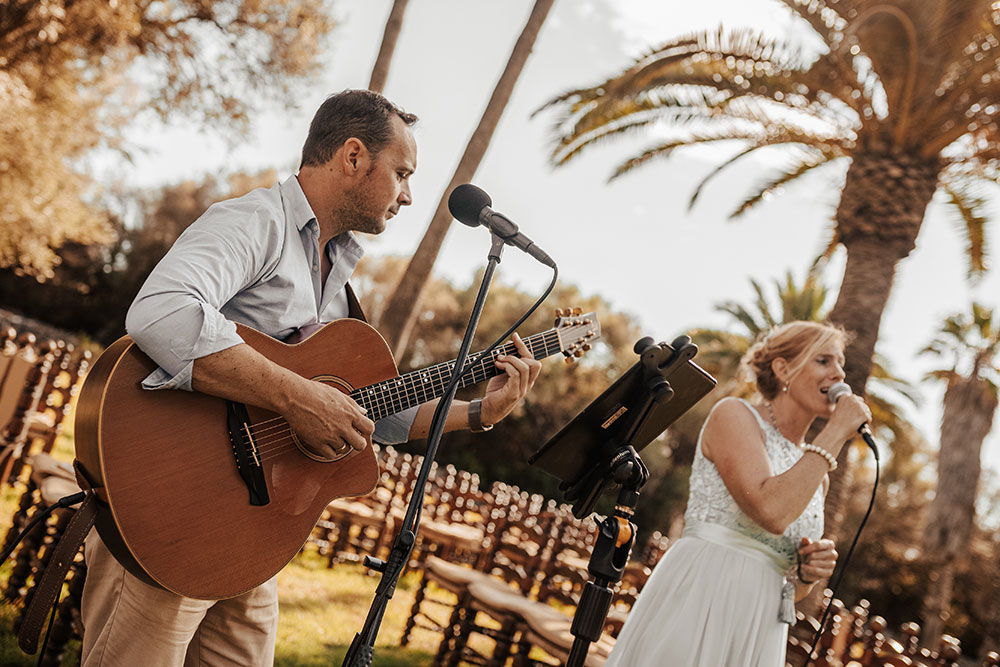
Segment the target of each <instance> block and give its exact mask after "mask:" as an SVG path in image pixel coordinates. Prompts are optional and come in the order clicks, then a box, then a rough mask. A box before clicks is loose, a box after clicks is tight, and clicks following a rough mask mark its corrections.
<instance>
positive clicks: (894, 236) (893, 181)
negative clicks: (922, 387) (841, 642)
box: [801, 153, 941, 616]
mask: <svg viewBox="0 0 1000 667" xmlns="http://www.w3.org/2000/svg"><path fill="white" fill-rule="evenodd" d="M940 170H941V163H940V161H939V160H937V159H936V158H935V159H933V160H928V161H922V162H921V161H917V160H915V159H914V158H911V157H909V156H906V155H884V154H871V153H858V154H856V155H855V156H854V158H853V161H852V162H851V166H850V168H849V169H848V170H847V180H846V182H845V183H844V189H843V190H842V191H841V195H840V206H838V208H837V214H836V221H837V234H838V237H839V240H840V242H841V243H843V244H844V247H845V248H846V250H847V266H846V267H845V268H844V279H843V281H842V282H841V285H840V293H839V294H838V296H837V303H836V304H834V306H833V310H831V311H830V315H829V319H830V321H831V322H833V323H834V324H839V325H840V326H842V327H844V329H846V330H847V331H848V333H849V334H851V335H852V336H853V338H852V339H851V341H850V342H849V343H848V346H847V350H846V351H845V357H846V366H845V371H846V374H847V378H846V379H847V383H848V384H849V385H850V386H851V388H852V389H853V390H854V391H855V392H856V393H858V394H860V395H864V390H865V384H866V383H867V382H868V376H869V374H870V373H871V366H872V357H873V356H874V354H875V341H876V340H877V339H878V329H879V325H880V323H881V321H882V313H883V311H884V310H885V306H886V304H887V303H888V301H889V293H890V292H891V291H892V282H893V279H894V278H895V275H896V264H897V263H898V262H899V261H900V260H902V259H904V258H905V257H906V256H907V255H909V254H910V251H912V250H913V248H914V247H916V241H917V235H918V234H919V233H920V226H921V224H922V222H923V218H924V212H925V210H926V209H927V204H928V203H930V200H931V197H933V196H934V191H935V189H936V188H937V179H938V173H939V172H940ZM824 423H825V422H822V421H821V420H817V421H816V422H814V423H813V426H812V428H811V429H810V433H809V435H808V436H807V437H809V438H810V439H811V438H812V437H814V436H815V435H816V434H817V433H818V432H819V431H820V429H821V428H822V426H823V425H824ZM849 453H850V448H849V447H844V449H843V450H841V452H840V456H839V457H838V459H837V461H838V463H839V465H838V467H837V470H835V471H834V472H833V473H831V474H830V488H829V490H828V491H827V494H826V509H825V512H824V514H825V516H824V523H825V528H824V534H825V536H827V537H829V538H830V539H832V540H834V541H836V542H838V545H839V546H840V547H841V552H842V556H841V557H843V554H846V552H847V545H846V544H839V543H840V541H841V537H842V536H841V534H840V533H841V525H842V524H843V522H844V513H845V511H846V509H847V497H848V491H849V490H850V488H851V484H852V482H853V479H854V476H853V472H852V470H851V468H850V465H849V460H848V454H849ZM823 589H824V587H823V586H815V587H814V588H813V591H812V593H810V594H809V597H808V598H807V599H806V600H804V601H803V602H802V604H801V608H802V610H803V611H804V613H806V614H810V615H813V616H818V615H819V612H820V610H821V607H822V602H823Z"/></svg>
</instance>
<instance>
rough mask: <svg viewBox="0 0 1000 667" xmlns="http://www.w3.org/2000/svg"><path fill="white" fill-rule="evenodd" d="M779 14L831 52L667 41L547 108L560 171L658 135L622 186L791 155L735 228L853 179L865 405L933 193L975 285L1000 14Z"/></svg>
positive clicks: (819, 2)
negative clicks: (828, 173)
mask: <svg viewBox="0 0 1000 667" xmlns="http://www.w3.org/2000/svg"><path fill="white" fill-rule="evenodd" d="M780 1H781V2H782V3H783V4H784V5H786V6H787V7H788V8H789V9H790V10H791V11H792V12H794V14H795V15H796V16H797V17H798V18H800V19H801V21H802V22H803V23H804V25H805V26H807V27H808V29H811V32H812V33H814V35H815V36H816V37H818V38H819V40H821V41H822V43H823V45H824V48H823V50H822V51H821V52H820V53H818V54H815V55H814V54H809V53H807V52H806V50H805V49H803V48H801V47H795V46H792V45H790V44H788V43H786V42H784V41H781V40H776V39H771V38H768V37H766V36H764V35H762V34H761V33H759V32H757V31H755V30H752V29H744V30H737V31H732V32H724V31H722V30H721V29H720V30H718V31H706V32H702V33H698V34H693V35H690V36H686V37H682V38H679V39H675V40H672V41H670V42H668V43H667V44H664V45H663V46H660V47H659V48H656V49H655V50H653V51H652V52H650V53H649V54H647V55H645V56H643V57H641V58H639V59H638V60H637V61H636V62H635V64H633V65H632V66H631V67H629V68H628V69H626V70H625V71H624V72H622V73H621V74H619V75H617V76H615V77H612V78H610V79H608V80H606V81H603V82H601V83H600V84H598V85H596V86H593V87H590V88H582V89H578V90H572V91H570V92H567V93H565V94H563V95H561V96H559V97H558V98H556V99H554V100H553V101H552V102H550V103H549V105H550V106H554V107H558V108H559V109H560V110H561V116H560V118H559V119H558V121H557V126H556V144H555V148H554V151H553V156H552V159H553V161H554V162H555V163H556V164H563V163H565V162H566V161H568V160H570V159H572V158H574V157H576V156H577V155H578V154H579V153H580V152H581V151H582V150H583V149H585V148H587V147H589V146H591V145H594V144H598V143H601V142H604V141H607V140H612V139H615V138H617V137H619V136H621V135H624V134H626V133H632V132H637V131H641V130H644V129H646V128H648V127H650V126H653V125H654V124H655V125H657V127H662V128H664V129H665V131H667V132H668V133H672V134H671V136H669V137H667V139H666V140H663V141H660V142H659V143H657V144H656V145H654V146H651V147H649V148H648V149H647V150H645V151H644V152H642V153H641V154H639V155H637V156H635V157H633V158H631V159H629V160H627V161H625V162H624V163H622V164H620V165H619V166H618V168H617V170H616V171H615V172H614V176H619V175H621V174H624V173H626V172H628V171H630V170H631V169H633V168H636V167H638V166H639V165H642V164H646V163H647V162H650V161H651V160H653V159H654V158H664V157H668V156H669V155H670V154H671V153H673V152H674V151H675V150H676V149H678V148H681V147H686V146H693V145H706V144H715V143H719V142H732V141H734V140H735V141H737V142H738V143H739V145H740V149H739V151H738V152H737V153H736V154H735V155H734V156H733V157H732V158H730V159H728V160H726V161H725V162H724V163H723V164H721V165H720V166H719V167H718V168H717V169H716V170H715V172H713V174H711V175H710V176H709V177H708V178H711V176H712V175H714V174H715V173H718V172H719V171H720V170H722V169H723V168H725V167H726V166H728V165H730V164H732V163H733V162H735V161H737V160H738V159H739V158H741V157H744V156H746V155H748V154H750V153H753V152H754V151H757V150H759V149H762V148H766V147H773V146H784V147H785V149H786V150H787V153H788V157H789V162H788V164H787V166H786V167H785V168H784V169H782V170H780V171H779V172H778V173H776V174H774V175H773V176H772V177H771V178H769V179H767V180H766V181H764V182H762V183H759V184H758V185H757V187H756V188H755V189H754V190H753V191H752V192H751V193H750V194H749V195H748V196H747V197H746V199H745V200H744V201H743V202H742V203H741V204H740V206H739V207H738V208H737V209H736V213H737V214H738V213H741V212H743V211H745V210H747V209H748V208H749V207H751V206H753V205H755V204H756V203H758V202H760V201H761V200H762V199H763V198H764V197H765V196H767V195H769V194H771V193H776V192H778V191H780V189H781V188H782V186H784V185H786V184H788V183H790V182H792V181H794V180H795V179H797V178H798V177H800V176H802V175H804V174H807V173H809V172H812V171H813V170H815V169H818V168H820V167H825V166H827V165H831V164H833V163H837V164H841V165H844V164H846V168H847V175H846V179H845V181H844V184H843V187H842V190H841V197H840V203H839V206H838V208H837V211H836V215H835V221H834V222H835V234H836V240H837V241H839V243H841V244H843V245H844V247H845V248H846V250H847V265H846V269H845V272H844V278H843V282H842V284H841V288H840V294H839V297H838V299H837V302H836V304H835V305H834V307H833V310H832V311H831V312H830V319H831V320H832V321H833V322H836V323H839V324H841V325H843V326H844V327H845V328H846V329H848V330H850V331H852V332H854V334H855V338H854V340H853V342H852V343H851V345H850V347H849V348H848V350H847V371H848V376H847V381H848V383H849V384H850V385H851V386H852V387H854V389H855V390H856V391H858V392H859V393H861V392H863V390H864V387H865V384H866V381H867V379H868V376H869V374H870V372H871V363H872V358H873V355H874V350H875V341H876V339H877V337H878V329H879V324H880V321H881V318H882V312H883V310H884V309H885V305H886V302H887V300H888V298H889V293H890V291H891V289H892V283H893V278H894V276H895V267H896V264H897V263H898V262H899V260H901V259H903V258H904V257H906V256H907V255H908V254H909V253H910V251H912V250H913V248H914V246H915V244H916V239H917V235H918V233H919V231H920V226H921V223H922V221H923V219H924V211H925V209H926V207H927V204H928V203H929V202H930V200H931V198H932V196H933V195H934V193H935V192H936V191H937V190H938V189H940V190H942V191H943V192H944V194H945V195H946V196H947V198H948V200H949V201H950V202H951V203H952V204H954V206H955V210H956V211H957V213H958V214H959V216H960V217H961V219H962V220H963V222H964V223H965V229H966V233H967V236H968V241H969V255H970V260H971V264H970V266H971V268H970V271H971V272H972V273H978V272H982V271H983V270H984V263H983V259H984V257H983V252H984V245H983V232H984V223H985V217H984V216H985V212H984V205H983V204H984V201H983V196H984V192H985V191H984V188H985V187H987V186H986V184H987V183H991V182H994V181H995V180H996V177H997V175H998V174H1000V169H998V166H1000V165H998V161H997V158H998V152H1000V141H998V130H997V122H996V118H997V114H998V113H1000V74H998V71H997V70H998V63H1000V28H998V25H1000V12H997V11H995V10H993V8H992V6H991V2H990V1H989V0H937V1H935V2H927V1H926V0H902V1H900V2H896V3H891V4H890V3H886V2H884V1H881V0H780ZM842 168H843V167H842ZM614 176H613V177H614ZM708 178H707V179H706V180H708ZM699 191H700V188H699V189H698V191H696V192H695V196H697V194H698V192H699ZM846 451H847V450H846V449H845V450H844V452H845V454H842V459H843V460H842V461H841V467H840V470H839V471H838V473H837V474H836V475H835V477H834V479H833V480H832V488H831V491H830V496H831V497H830V502H828V504H827V508H828V511H827V514H828V522H829V524H830V525H831V526H833V527H834V532H836V530H837V529H838V528H839V516H840V515H841V514H842V508H843V502H844V495H843V494H844V492H845V490H846V487H847V486H848V485H849V484H850V479H849V474H848V473H849V470H848V466H847V461H846Z"/></svg>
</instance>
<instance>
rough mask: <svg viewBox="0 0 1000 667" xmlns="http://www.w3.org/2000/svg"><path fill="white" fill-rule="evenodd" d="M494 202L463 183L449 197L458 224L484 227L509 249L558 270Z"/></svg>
mask: <svg viewBox="0 0 1000 667" xmlns="http://www.w3.org/2000/svg"><path fill="white" fill-rule="evenodd" d="M492 204H493V200H492V199H490V196H489V195H488V194H486V192H485V191H484V190H482V189H481V188H477V187H476V186H475V185H472V184H471V183H463V184H462V185H459V186H458V187H457V188H455V189H454V190H452V192H451V195H449V197H448V210H449V211H451V214H452V215H453V216H454V217H455V219H456V220H458V221H459V222H461V223H462V224H463V225H468V226H469V227H478V226H479V225H482V226H483V227H486V228H487V229H489V230H490V231H491V232H492V233H493V234H496V235H497V236H498V237H500V238H501V239H503V242H504V243H506V244H507V245H512V246H514V247H515V248H518V249H520V250H523V251H524V252H526V253H528V254H529V255H531V256H532V257H534V258H535V259H537V260H538V261H539V262H541V263H542V264H544V265H545V266H549V267H552V268H553V269H554V268H556V263H555V261H554V260H553V259H552V258H551V257H549V256H548V254H547V253H546V252H545V251H544V250H542V249H541V248H539V247H538V246H537V245H535V243H534V242H533V241H532V240H531V239H529V238H528V237H527V236H525V235H524V234H522V233H521V232H519V231H518V230H517V225H515V224H514V222H513V221H512V220H510V218H508V217H506V216H505V215H503V214H502V213H497V212H496V211H494V210H493V209H492V208H490V206H491V205H492Z"/></svg>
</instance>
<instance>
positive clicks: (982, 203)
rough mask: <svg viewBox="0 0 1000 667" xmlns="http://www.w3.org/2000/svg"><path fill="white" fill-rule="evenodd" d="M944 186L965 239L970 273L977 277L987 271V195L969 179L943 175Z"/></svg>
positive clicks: (971, 275) (942, 184)
mask: <svg viewBox="0 0 1000 667" xmlns="http://www.w3.org/2000/svg"><path fill="white" fill-rule="evenodd" d="M941 187H942V188H943V189H944V191H945V193H946V194H947V195H948V203H950V204H951V205H952V210H954V211H955V212H956V213H957V214H958V219H959V222H960V224H961V228H962V231H963V236H964V237H965V241H966V254H967V255H968V259H969V277H970V278H978V277H980V276H982V275H983V274H985V273H986V268H987V267H986V256H987V245H986V224H987V222H989V218H988V213H987V208H988V203H987V201H986V199H985V198H983V197H982V196H979V195H977V194H975V193H974V192H972V188H973V184H972V183H970V182H969V181H968V180H966V179H961V178H949V177H948V176H947V175H945V176H944V177H943V178H942V179H941Z"/></svg>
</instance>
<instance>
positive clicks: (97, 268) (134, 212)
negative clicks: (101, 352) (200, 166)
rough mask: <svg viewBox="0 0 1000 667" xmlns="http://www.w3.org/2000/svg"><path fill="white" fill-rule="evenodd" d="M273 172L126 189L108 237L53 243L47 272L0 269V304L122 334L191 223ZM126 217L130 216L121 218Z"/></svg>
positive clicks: (269, 180)
mask: <svg viewBox="0 0 1000 667" xmlns="http://www.w3.org/2000/svg"><path fill="white" fill-rule="evenodd" d="M274 181H275V172H274V171H273V170H267V171H264V172H261V173H258V174H244V173H237V174H233V175H231V176H230V177H229V178H228V179H227V180H226V181H224V182H220V181H219V180H218V179H216V178H214V177H209V178H207V179H206V180H204V181H203V182H201V183H195V182H192V181H186V182H183V183H178V184H177V185H171V186H167V187H164V188H160V189H154V190H147V191H142V192H121V193H119V194H118V195H117V200H118V201H119V202H120V206H118V207H117V208H118V209H119V210H120V211H122V213H120V214H117V215H114V216H113V217H110V218H109V223H110V224H111V225H112V229H113V232H114V233H113V236H112V241H111V242H109V243H90V244H84V243H81V242H76V241H68V242H66V243H64V244H63V245H62V247H60V248H57V249H54V253H55V258H56V261H55V262H53V267H52V268H51V269H50V273H49V279H48V280H46V281H44V282H39V281H38V280H37V279H36V276H32V275H28V274H26V273H24V272H23V271H19V270H18V269H17V268H15V267H6V268H0V303H2V304H3V305H4V307H9V308H13V309H15V310H17V311H19V312H20V313H22V314H24V315H27V316H28V317H33V318H36V319H39V320H43V321H45V322H47V323H49V324H52V325H53V326H56V327H59V328H61V329H65V330H67V331H70V332H76V333H82V334H84V335H85V336H86V337H88V338H90V339H93V340H95V341H97V342H99V343H101V344H102V345H108V344H110V343H112V342H113V341H115V340H116V339H117V338H119V337H120V336H122V335H124V334H125V313H126V311H127V310H128V307H129V305H130V304H131V303H132V299H134V298H135V295H136V292H138V291H139V287H140V286H141V285H142V283H143V281H144V280H145V279H146V276H147V275H149V272H150V271H152V269H153V267H154V266H155V265H156V263H157V262H158V261H159V260H160V258H161V257H163V255H164V254H165V253H166V251H167V250H168V249H169V248H170V246H171V244H173V242H174V241H175V240H176V239H177V237H178V236H180V234H181V232H183V231H184V230H185V229H186V228H187V226H188V225H190V224H191V223H192V222H194V221H195V220H196V219H197V218H198V216H200V215H201V214H202V213H204V212H205V210H206V209H207V208H208V207H209V206H210V205H211V204H212V203H213V202H215V201H218V200H220V199H226V198H228V197H234V196H238V195H241V194H244V193H246V192H249V191H250V190H252V189H253V188H255V187H259V186H270V185H273V184H274ZM126 217H131V218H133V220H132V222H131V224H129V225H126V224H124V222H123V220H124V219H125V218H126Z"/></svg>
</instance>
